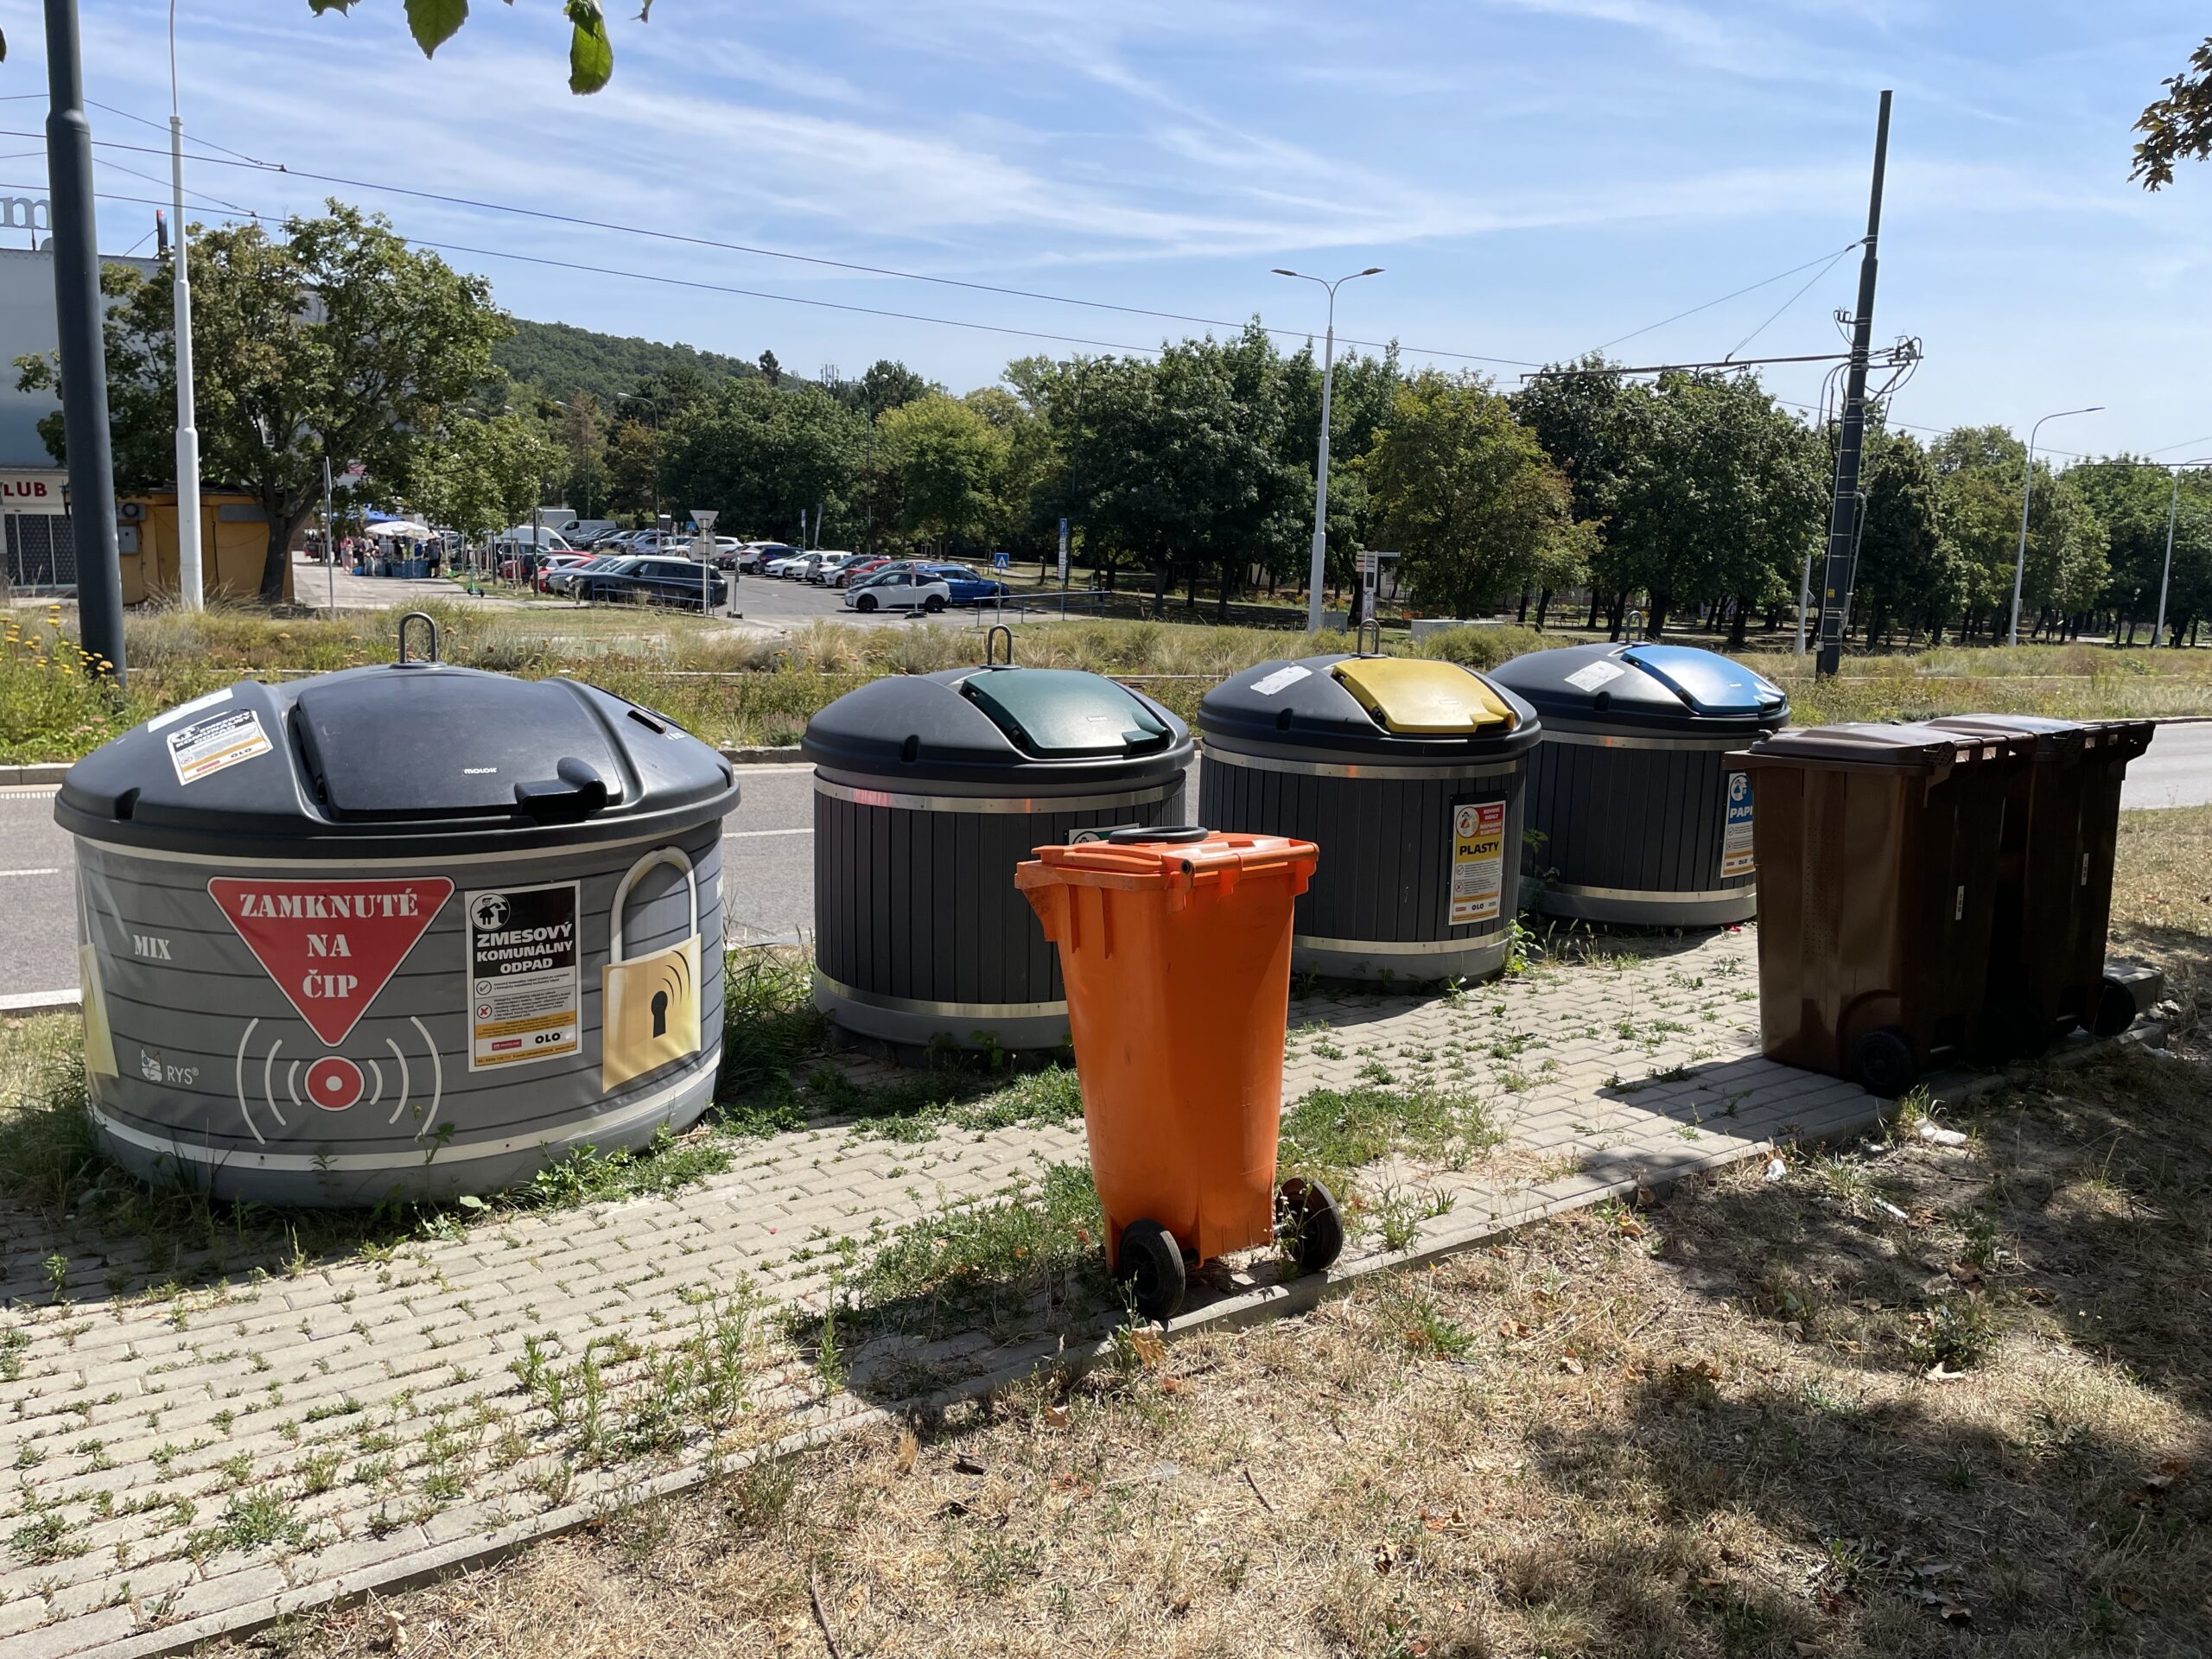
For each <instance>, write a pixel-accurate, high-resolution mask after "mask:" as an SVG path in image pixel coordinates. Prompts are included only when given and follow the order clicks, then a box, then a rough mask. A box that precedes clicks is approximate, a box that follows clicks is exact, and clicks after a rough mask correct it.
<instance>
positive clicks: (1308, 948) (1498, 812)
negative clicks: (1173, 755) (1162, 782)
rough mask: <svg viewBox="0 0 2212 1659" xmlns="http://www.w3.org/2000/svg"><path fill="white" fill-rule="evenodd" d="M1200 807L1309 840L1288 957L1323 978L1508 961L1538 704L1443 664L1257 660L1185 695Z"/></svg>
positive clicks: (1206, 816) (1435, 976)
mask: <svg viewBox="0 0 2212 1659" xmlns="http://www.w3.org/2000/svg"><path fill="white" fill-rule="evenodd" d="M1198 728H1199V731H1200V733H1201V734H1202V737H1203V741H1204V743H1205V763H1204V765H1203V766H1202V768H1201V770H1200V772H1199V780H1200V781H1199V817H1201V818H1202V819H1203V820H1205V822H1206V823H1209V824H1210V825H1213V826H1215V827H1217V828H1220V829H1231V830H1241V831H1245V832H1249V833H1251V834H1255V835H1271V836H1292V837H1294V838H1296V839H1300V840H1304V841H1311V842H1314V843H1315V844H1317V845H1318V846H1319V847H1320V848H1321V849H1322V857H1321V865H1320V873H1319V874H1317V875H1316V876H1315V877H1314V880H1313V886H1312V887H1310V888H1308V890H1307V891H1306V893H1305V894H1304V896H1302V897H1301V898H1300V899H1299V902H1298V915H1297V921H1296V924H1295V932H1294V936H1293V952H1294V961H1295V962H1296V963H1297V965H1298V966H1299V967H1300V968H1301V969H1309V970H1312V971H1314V972H1318V973H1320V974H1323V975H1325V976H1329V977H1331V978H1341V979H1353V980H1363V981H1367V982H1396V983H1409V982H1410V983H1420V982H1429V981H1436V980H1449V979H1474V978H1479V977H1481V976H1484V975H1486V974H1490V973H1493V972H1495V971H1497V969H1499V968H1500V967H1502V966H1503V963H1504V961H1505V956H1506V950H1507V948H1508V945H1509V944H1510V934H1511V930H1512V925H1513V920H1514V917H1515V914H1516V912H1517V909H1518V900H1519V887H1520V868H1519V867H1520V853H1519V847H1520V838H1521V797H1522V785H1523V782H1524V779H1525V778H1526V775H1527V771H1528V765H1529V752H1530V750H1531V749H1532V748H1533V747H1534V746H1535V743H1536V742H1537V741H1538V739H1539V737H1540V736H1541V724H1540V722H1539V721H1538V720H1537V717H1536V712H1535V709H1532V708H1531V707H1530V706H1529V704H1528V703H1526V702H1523V701H1522V700H1521V699H1520V698H1519V697H1517V696H1515V695H1514V694H1513V693H1512V692H1510V691H1508V690H1504V689H1503V687H1501V686H1499V685H1497V684H1496V683H1493V682H1492V681H1491V680H1490V679H1489V678H1487V677H1485V676H1484V675H1482V674H1479V673H1477V672H1476V671H1473V670H1471V669H1467V668H1462V667H1461V666H1460V665H1459V664H1457V663H1447V662H1439V661H1433V660H1430V659H1428V658H1416V657H1382V656H1376V657H1366V656H1360V657H1348V656H1342V655H1329V656H1320V657H1307V658H1298V659H1296V660H1286V661H1280V662H1272V663H1262V664H1260V665H1259V666H1258V667H1256V668H1253V669H1248V670H1247V671H1245V672H1243V673H1242V674H1239V675H1237V676H1236V677H1234V678H1232V679H1230V680H1229V681H1227V682H1225V683H1223V684H1222V685H1220V686H1218V687H1217V688H1215V690H1213V691H1211V693H1209V694H1208V695H1207V696H1206V698H1205V702H1204V703H1203V704H1202V705H1201V706H1200V708H1199V710H1198Z"/></svg>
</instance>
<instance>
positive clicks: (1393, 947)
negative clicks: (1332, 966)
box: [1290, 927, 1506, 957]
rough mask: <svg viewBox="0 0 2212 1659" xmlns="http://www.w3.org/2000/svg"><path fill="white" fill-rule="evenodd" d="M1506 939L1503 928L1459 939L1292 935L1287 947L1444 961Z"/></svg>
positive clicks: (1367, 955) (1359, 955)
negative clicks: (1436, 958) (1456, 953)
mask: <svg viewBox="0 0 2212 1659" xmlns="http://www.w3.org/2000/svg"><path fill="white" fill-rule="evenodd" d="M1505 937H1506V930H1505V929H1503V928H1502V927H1501V928H1498V929H1497V930H1495V931H1492V932H1489V933H1471V934H1469V935H1468V936H1467V937H1466V938H1459V939H1320V938H1314V937H1313V936H1312V935H1311V934H1306V933H1294V934H1293V935H1291V939H1290V944H1291V949H1293V950H1336V951H1341V952H1343V953H1344V954H1345V955H1348V956H1358V957H1446V956H1450V955H1452V954H1453V953H1454V952H1456V951H1460V950H1480V949H1482V947H1483V946H1484V945H1487V944H1497V942H1498V941H1499V940H1500V939H1502V938H1505Z"/></svg>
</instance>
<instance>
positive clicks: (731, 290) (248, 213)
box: [0, 184, 1160, 357]
mask: <svg viewBox="0 0 2212 1659" xmlns="http://www.w3.org/2000/svg"><path fill="white" fill-rule="evenodd" d="M33 188H37V187H35V186H30V185H22V184H0V190H24V189H33ZM99 200H102V201H121V202H132V203H136V204H137V205H139V206H142V207H167V206H168V201H167V200H165V199H162V198H158V197H154V196H125V195H118V194H114V193H112V192H111V191H105V190H103V191H100V192H99ZM225 211H226V212H227V213H230V215H231V216H232V217H233V218H238V219H256V220H259V221H261V222H263V223H264V224H270V225H281V224H283V222H284V219H285V217H286V215H284V214H282V213H255V212H253V211H252V210H251V209H249V208H237V209H226V210H225ZM407 242H408V245H410V247H417V248H429V249H432V250H435V251H437V252H439V253H465V254H469V255H472V256H474V257H478V258H484V259H512V260H515V261H517V262H518V263H520V264H528V265H549V266H551V267H553V268H554V269H556V270H574V271H581V272H582V273H584V274H586V275H588V276H594V277H626V278H628V279H629V280H630V281H632V282H639V283H660V284H661V285H663V286H664V287H668V288H688V289H700V290H702V291H704V292H707V293H710V294H733V295H736V296H740V297H741V298H744V299H751V300H769V301H772V302H775V303H777V304H779V305H804V306H809V307H811V308H815V309H817V310H823V311H850V312H857V313H859V314H860V315H863V316H870V317H890V318H893V319H895V320H897V321H901V322H928V323H935V324H936V325H938V327H944V328H967V329H970V330H973V331H975V332H976V333H979V334H1013V335H1015V336H1018V337H1019V338H1020V339H1023V340H1052V341H1053V342H1055V343H1056V344H1058V345H1063V346H1092V347H1094V348H1096V349H1097V350H1099V351H1106V352H1122V353H1127V354H1128V355H1130V356H1132V357H1152V356H1154V355H1156V354H1157V353H1158V352H1159V349H1160V348H1159V347H1158V346H1131V345H1128V344H1127V343H1126V342H1123V341H1120V340H1090V339H1087V338H1085V337H1084V336H1083V335H1080V334H1049V333H1047V332H1046V331H1045V330H1043V329H1040V328H1015V327H1010V326H1008V325H1007V324H1005V323H996V322H969V321H963V320H962V319H960V318H958V317H932V316H928V315H924V314H922V313H920V312H916V311H893V310H890V309H888V308H885V307H881V306H874V305H853V304H849V303H848V302H844V301H842V300H810V299H804V298H801V297H800V296H798V295H796V294H771V293H768V292H767V291H766V290H765V289H755V288H737V287H734V286H732V285H731V284H729V283H708V282H700V281H696V280H695V279H693V278H690V277H664V276H662V275H661V274H660V273H658V272H657V271H650V270H623V269H621V268H620V266H615V265H591V264H584V263H582V261H580V260H574V259H550V258H546V257H543V256H541V255H538V254H531V253H514V252H511V251H508V250H506V249H505V248H477V247H470V246H467V245H464V244H462V243H458V242H432V241H429V240H427V239H425V238H420V237H409V238H407Z"/></svg>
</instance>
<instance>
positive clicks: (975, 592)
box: [920, 564, 1010, 605]
mask: <svg viewBox="0 0 2212 1659" xmlns="http://www.w3.org/2000/svg"><path fill="white" fill-rule="evenodd" d="M920 569H924V570H925V571H927V572H928V573H929V574H930V575H932V576H935V577H936V578H937V579H938V581H939V582H943V583H944V585H945V586H946V587H948V588H951V589H952V602H953V603H954V604H956V605H974V604H977V603H979V602H981V601H983V600H987V599H996V598H998V597H999V596H1000V595H1001V594H1005V593H1007V592H1009V591H1010V590H1009V589H1008V588H1007V585H1006V583H1004V582H995V581H993V580H992V579H991V578H990V577H988V576H986V575H979V574H977V573H976V571H973V570H970V569H969V568H968V567H967V566H966V565H964V564H925V565H923V566H921V567H920Z"/></svg>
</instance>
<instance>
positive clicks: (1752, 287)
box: [1584, 242, 1859, 356]
mask: <svg viewBox="0 0 2212 1659" xmlns="http://www.w3.org/2000/svg"><path fill="white" fill-rule="evenodd" d="M1858 245H1859V244H1858V243H1856V242H1847V243H1845V244H1844V245H1843V246H1842V247H1841V248H1840V249H1839V250H1838V251H1836V252H1835V253H1834V255H1828V254H1821V255H1819V256H1818V257H1815V258H1811V259H1808V260H1807V261H1806V262H1805V263H1804V264H1802V265H1792V266H1790V267H1789V270H1777V271H1776V272H1775V273H1774V275H1773V276H1771V277H1760V278H1759V280H1758V281H1757V282H1756V283H1751V284H1749V285H1748V286H1746V287H1743V288H1739V289H1737V290H1736V291H1735V292H1734V293H1732V294H1723V295H1722V296H1720V297H1719V299H1717V300H1707V302H1705V303H1704V304H1703V305H1694V306H1692V307H1690V308H1689V309H1688V310H1687V311H1677V312H1675V315H1673V316H1671V317H1662V318H1661V319H1660V320H1659V321H1656V322H1652V323H1646V324H1645V325H1644V326H1643V327H1641V328H1631V329H1630V330H1629V331H1628V333H1626V334H1617V335H1615V336H1614V337H1613V338H1612V339H1611V340H1607V341H1606V342H1605V344H1604V345H1602V346H1592V348H1591V350H1590V351H1589V352H1586V353H1584V355H1585V356H1591V355H1593V354H1595V353H1598V352H1608V351H1611V349H1612V348H1613V347H1614V346H1618V345H1619V344H1620V343H1621V341H1623V340H1634V339H1635V338H1636V337H1637V335H1638V334H1649V333H1651V332H1652V330H1653V329H1655V328H1664V327H1666V326H1667V325H1668V324H1669V323H1670V322H1680V321H1681V320H1682V319H1683V318H1684V317H1694V316H1695V315H1697V314H1698V313H1699V312H1700V311H1710V310H1712V309H1713V307H1714V306H1716V305H1726V304H1727V303H1728V302H1729V301H1731V300H1736V299H1741V298H1742V297H1743V296H1745V295H1746V294H1752V293H1756V292H1757V291H1758V290H1759V289H1762V288H1765V287H1766V286H1768V285H1769V284H1770V283H1778V282H1780V281H1781V280H1782V279H1783V277H1795V276H1796V274H1797V273H1798V272H1799V271H1801V270H1811V269H1812V268H1813V267H1814V266H1815V265H1817V264H1820V263H1821V260H1822V259H1826V260H1827V261H1828V263H1829V264H1834V263H1835V261H1836V260H1838V259H1840V258H1841V257H1843V256H1844V255H1845V254H1847V253H1849V252H1850V251H1852V249H1853V248H1855V247H1857V246H1858ZM1740 349H1741V347H1738V350H1740ZM1731 355H1733V353H1731Z"/></svg>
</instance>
